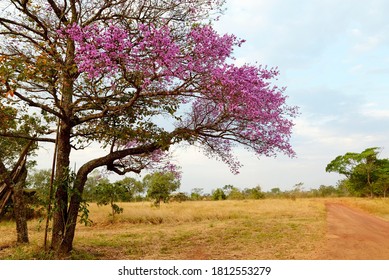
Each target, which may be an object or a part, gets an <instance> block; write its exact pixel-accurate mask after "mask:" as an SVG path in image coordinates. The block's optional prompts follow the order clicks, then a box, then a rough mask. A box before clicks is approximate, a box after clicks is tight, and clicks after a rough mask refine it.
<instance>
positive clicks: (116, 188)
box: [95, 179, 126, 220]
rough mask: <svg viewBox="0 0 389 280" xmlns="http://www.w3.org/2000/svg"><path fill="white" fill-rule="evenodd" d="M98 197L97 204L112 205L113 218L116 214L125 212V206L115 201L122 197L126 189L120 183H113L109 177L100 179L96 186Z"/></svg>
mask: <svg viewBox="0 0 389 280" xmlns="http://www.w3.org/2000/svg"><path fill="white" fill-rule="evenodd" d="M95 192H96V198H97V205H108V204H109V206H111V214H110V215H112V220H113V219H114V218H115V214H120V213H122V212H123V208H121V207H120V206H119V205H117V204H116V203H115V202H116V201H118V200H119V199H120V197H122V196H123V195H124V194H125V192H126V189H125V188H124V187H123V186H122V185H120V184H112V183H110V182H109V180H108V179H103V180H100V182H99V183H98V185H97V186H96V190H95Z"/></svg>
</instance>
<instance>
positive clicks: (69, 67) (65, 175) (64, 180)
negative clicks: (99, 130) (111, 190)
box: [51, 38, 77, 256]
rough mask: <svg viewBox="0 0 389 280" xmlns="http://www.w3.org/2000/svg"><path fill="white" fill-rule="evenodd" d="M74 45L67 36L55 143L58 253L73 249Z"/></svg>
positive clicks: (55, 239)
mask: <svg viewBox="0 0 389 280" xmlns="http://www.w3.org/2000/svg"><path fill="white" fill-rule="evenodd" d="M74 55H75V45H74V42H73V41H72V40H71V39H70V38H69V39H68V41H67V49H66V58H65V65H64V69H65V71H64V72H63V73H62V99H61V109H62V118H61V121H60V130H59V137H58V143H57V149H58V152H57V159H56V163H57V168H56V172H55V186H56V187H57V190H56V193H55V204H54V213H53V233H52V240H51V247H52V249H54V251H55V253H56V254H57V255H59V256H61V255H66V254H68V253H69V252H70V251H71V250H72V244H71V243H70V244H68V242H67V241H66V240H65V235H66V231H67V230H68V226H69V221H68V218H69V217H68V202H69V199H68V197H69V188H70V182H69V173H70V152H71V149H72V147H71V134H72V126H73V125H74V124H73V122H72V120H73V118H74V112H73V109H72V108H73V104H72V102H73V94H74V89H73V86H74V80H75V79H76V77H77V68H76V67H75V63H74Z"/></svg>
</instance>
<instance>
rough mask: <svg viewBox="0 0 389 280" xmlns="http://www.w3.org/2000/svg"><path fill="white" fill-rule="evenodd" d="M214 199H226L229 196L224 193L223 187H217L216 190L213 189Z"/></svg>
mask: <svg viewBox="0 0 389 280" xmlns="http://www.w3.org/2000/svg"><path fill="white" fill-rule="evenodd" d="M212 199H213V200H226V199H227V196H226V194H225V193H224V191H223V189H221V188H217V189H216V190H214V191H212Z"/></svg>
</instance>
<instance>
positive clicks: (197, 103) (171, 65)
mask: <svg viewBox="0 0 389 280" xmlns="http://www.w3.org/2000/svg"><path fill="white" fill-rule="evenodd" d="M9 2H10V5H11V4H12V5H13V6H14V8H13V9H10V10H9V13H10V14H9V15H8V14H6V13H3V15H1V16H0V26H1V29H0V36H1V37H2V41H1V42H5V43H2V44H1V45H0V56H1V60H2V62H1V63H2V64H3V65H4V67H3V68H2V70H0V81H1V89H0V93H1V99H0V100H1V101H2V102H11V103H12V104H13V106H14V107H15V108H18V109H20V110H21V109H22V106H24V107H25V106H28V107H30V108H37V109H39V111H40V112H41V113H42V115H44V116H45V117H46V118H45V120H46V122H47V125H46V126H45V127H46V128H47V129H46V131H43V132H42V131H41V132H40V135H42V134H44V133H46V134H47V135H49V134H50V133H52V131H53V128H54V126H55V124H56V121H57V120H58V121H59V128H60V129H59V132H58V136H57V144H58V155H57V163H58V164H57V170H56V181H57V183H56V185H57V190H56V204H57V207H56V208H55V209H56V212H55V213H54V224H53V238H52V247H53V248H54V249H55V250H56V251H57V252H59V253H67V252H69V251H70V250H71V249H72V243H73V238H74V232H75V228H76V220H77V213H78V209H79V206H80V202H81V199H82V193H83V188H84V185H85V181H86V179H87V176H88V174H89V173H90V172H92V171H93V170H94V169H95V168H97V167H101V166H105V167H106V168H107V169H108V170H111V171H113V172H116V173H118V174H125V173H127V172H140V171H141V170H142V169H144V168H148V167H155V166H156V163H159V164H161V163H164V162H167V161H166V158H167V157H168V150H169V147H171V146H172V145H175V144H177V143H181V142H183V143H188V144H196V145H199V146H200V147H202V148H203V149H204V151H205V153H206V154H207V155H209V156H211V157H217V158H219V159H221V160H223V161H224V162H226V163H227V164H228V165H229V166H230V168H231V170H232V172H235V173H237V172H238V169H239V167H240V164H239V162H238V160H237V159H236V158H235V157H233V155H232V151H233V147H234V146H235V145H243V146H244V147H246V148H248V149H249V150H251V151H253V152H255V153H256V154H257V155H259V156H260V155H266V156H273V155H275V154H276V153H278V152H283V153H285V154H287V155H293V154H294V153H293V151H292V149H291V146H290V144H289V138H290V134H291V128H292V126H293V123H292V121H291V120H292V119H293V117H295V115H296V108H294V107H290V106H288V105H286V102H285V101H286V97H285V95H284V90H283V89H280V88H277V87H276V86H274V85H272V81H273V79H274V78H276V77H277V75H278V70H277V69H267V68H264V67H261V66H257V65H243V66H240V67H238V66H236V65H234V64H233V63H232V62H233V57H232V52H233V49H234V48H236V47H239V46H240V45H241V44H242V43H243V41H242V40H239V39H238V38H236V37H235V36H234V35H219V34H217V32H216V31H215V30H214V29H213V28H212V25H211V23H208V24H205V20H206V19H208V20H209V19H212V17H213V16H214V15H217V14H218V13H219V12H220V8H219V7H221V6H222V2H223V1H218V0H213V1H209V0H184V1H162V0H137V1H135V0H109V1H102V0H92V1H91V0H88V1H86V0H79V1H76V0H61V1H54V0H47V1H43V0H34V1H22V0H12V1H11V0H9ZM15 9H16V10H17V11H18V12H17V13H14V12H13V11H15ZM211 22H212V21H211ZM161 117H163V118H164V121H163V122H161V121H160V120H161ZM167 123H169V125H167ZM37 140H39V139H37ZM91 142H99V143H100V144H101V146H102V148H104V149H105V150H106V151H107V154H106V155H105V156H103V157H100V158H92V159H90V160H89V161H88V162H87V163H85V164H84V165H82V166H81V167H80V168H79V169H78V170H77V172H76V179H75V182H74V184H70V183H69V180H67V178H68V172H69V156H70V152H71V150H72V149H74V148H76V149H80V148H83V147H84V146H86V145H88V144H90V143H91ZM69 195H70V201H68V197H69Z"/></svg>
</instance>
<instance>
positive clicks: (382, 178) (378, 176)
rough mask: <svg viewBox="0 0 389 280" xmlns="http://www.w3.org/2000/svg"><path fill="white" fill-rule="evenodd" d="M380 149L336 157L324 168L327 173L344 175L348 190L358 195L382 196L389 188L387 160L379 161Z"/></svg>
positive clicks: (388, 162)
mask: <svg viewBox="0 0 389 280" xmlns="http://www.w3.org/2000/svg"><path fill="white" fill-rule="evenodd" d="M380 150H381V148H379V147H372V148H367V149H365V150H364V151H362V152H361V153H351V152H348V153H346V154H344V155H343V156H337V157H336V158H335V159H334V160H332V161H331V162H330V163H329V164H328V165H327V167H326V171H327V172H337V173H339V174H342V175H345V176H346V178H347V180H348V184H347V186H349V188H351V191H352V192H353V193H355V194H359V195H369V196H371V197H372V196H374V195H384V196H386V192H387V190H388V187H389V181H388V176H389V165H388V164H389V160H388V159H379V158H378V155H379V153H380Z"/></svg>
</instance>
